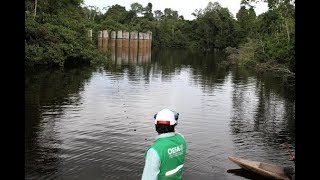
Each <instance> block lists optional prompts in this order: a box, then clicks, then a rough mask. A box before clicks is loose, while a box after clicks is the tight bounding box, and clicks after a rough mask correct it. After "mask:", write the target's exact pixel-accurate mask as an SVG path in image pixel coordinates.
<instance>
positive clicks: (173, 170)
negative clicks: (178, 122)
mask: <svg viewBox="0 0 320 180" xmlns="http://www.w3.org/2000/svg"><path fill="white" fill-rule="evenodd" d="M149 148H153V149H154V150H155V151H156V152H157V153H158V155H159V157H160V161H161V162H160V172H159V174H158V179H159V180H160V179H170V180H171V179H172V180H174V179H179V180H180V179H181V178H182V167H183V163H184V158H185V155H186V150H187V146H186V141H185V139H184V137H183V136H182V135H181V134H180V133H177V132H176V133H175V135H174V136H170V137H163V138H158V139H156V140H155V141H154V142H153V144H152V145H151V146H150V147H149ZM149 148H148V150H149ZM148 150H147V151H148ZM147 151H146V152H147ZM145 157H146V153H145Z"/></svg>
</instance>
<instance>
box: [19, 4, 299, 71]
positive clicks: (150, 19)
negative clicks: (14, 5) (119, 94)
mask: <svg viewBox="0 0 320 180" xmlns="http://www.w3.org/2000/svg"><path fill="white" fill-rule="evenodd" d="M256 1H258V0H242V2H241V4H240V6H241V8H240V10H239V11H238V12H237V14H236V17H234V16H233V15H232V14H231V13H230V11H229V10H228V8H224V7H221V5H220V4H219V3H218V2H215V3H212V2H209V3H208V5H207V7H206V8H204V9H195V10H194V12H193V14H192V15H193V16H194V17H195V19H194V20H192V21H190V20H185V19H184V17H183V16H182V15H179V12H178V11H175V10H173V9H171V8H166V9H164V11H163V12H162V11H161V10H156V9H153V7H152V4H151V3H148V4H147V5H145V6H144V5H142V4H139V3H132V4H131V8H130V9H128V10H126V8H125V7H123V6H120V5H118V4H115V5H113V6H109V7H106V8H105V9H103V10H106V11H105V13H102V12H101V10H100V9H99V8H98V7H94V6H85V5H84V4H83V0H59V1H55V0H42V1H37V0H26V1H25V64H26V66H34V65H58V66H64V65H65V64H66V63H68V62H80V61H82V62H83V61H85V62H89V63H95V62H99V61H101V60H104V59H106V57H107V56H106V54H104V53H103V52H100V51H99V50H98V49H97V43H96V42H97V31H100V30H104V29H108V30H123V31H134V30H136V31H140V32H147V31H149V30H150V31H152V33H153V35H152V37H153V41H152V45H153V48H157V47H172V48H176V47H177V48H193V49H198V50H200V51H211V50H213V49H222V50H225V51H226V52H227V53H228V54H229V56H228V57H229V58H228V59H229V60H230V62H231V63H235V64H237V65H239V66H250V67H262V68H263V67H264V68H267V69H275V70H282V71H286V72H288V73H290V74H294V72H295V5H294V2H293V1H292V0H264V1H265V2H267V3H268V7H269V10H268V11H267V12H265V13H263V14H260V15H258V16H257V15H256V13H255V10H254V6H253V5H254V3H255V2H256ZM89 29H92V30H93V40H92V41H90V40H89V39H88V38H87V37H86V35H87V31H88V30H89Z"/></svg>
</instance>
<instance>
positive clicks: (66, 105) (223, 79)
mask: <svg viewBox="0 0 320 180" xmlns="http://www.w3.org/2000/svg"><path fill="white" fill-rule="evenodd" d="M123 57H125V58H124V59H123V58H122V61H121V60H119V59H121V58H117V59H116V58H113V64H112V65H110V66H106V67H99V68H89V67H78V68H72V69H60V70H50V71H49V70H46V71H38V72H36V73H28V74H27V75H26V80H25V82H26V83H25V84H26V85H25V96H26V100H25V108H26V118H25V124H26V129H25V177H26V179H140V178H141V175H142V171H143V166H144V159H143V155H144V151H145V150H146V148H147V147H148V146H149V145H150V144H151V143H152V141H153V140H154V138H155V136H156V135H157V134H156V132H155V129H154V125H153V115H154V114H155V113H156V112H157V111H159V110H161V109H163V108H171V109H174V110H176V111H178V112H179V113H180V117H179V124H178V126H177V131H179V132H181V133H182V134H184V135H185V138H186V141H187V146H188V149H187V155H186V160H185V166H184V172H183V177H184V179H236V180H237V179H259V178H260V177H257V176H254V175H252V174H249V173H243V172H241V173H240V174H235V173H228V172H227V170H230V169H239V167H238V166H237V165H235V164H233V163H232V162H231V161H229V160H228V158H227V157H228V156H232V155H233V156H239V157H243V158H248V159H251V160H256V161H263V162H269V163H275V164H280V165H283V166H294V164H293V162H291V161H289V154H288V151H287V148H286V146H285V143H287V142H288V143H289V144H294V143H295V95H294V94H295V93H294V90H292V89H294V88H293V87H289V86H286V85H285V84H284V83H283V82H282V81H281V80H280V79H276V78H272V77H271V76H270V75H267V74H264V75H262V74H256V73H253V72H250V71H247V70H244V69H240V68H226V67H224V66H221V65H219V62H220V61H221V60H222V59H223V58H224V56H223V54H221V53H219V52H216V53H210V54H203V53H196V52H191V51H186V50H157V51H155V50H153V52H152V55H151V53H150V54H147V55H146V56H138V58H132V56H131V55H130V56H123Z"/></svg>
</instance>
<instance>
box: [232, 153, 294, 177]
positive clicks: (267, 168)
mask: <svg viewBox="0 0 320 180" xmlns="http://www.w3.org/2000/svg"><path fill="white" fill-rule="evenodd" d="M228 159H229V160H231V161H232V162H234V163H236V164H237V165H239V166H240V167H242V168H243V169H246V170H248V171H252V172H255V173H257V174H260V175H263V176H265V177H268V178H274V179H283V180H290V178H289V177H288V176H287V175H286V174H285V173H284V171H283V167H281V166H278V165H274V164H268V163H263V162H258V161H251V160H247V159H242V158H237V157H233V156H229V157H228Z"/></svg>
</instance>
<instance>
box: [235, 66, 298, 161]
mask: <svg viewBox="0 0 320 180" xmlns="http://www.w3.org/2000/svg"><path fill="white" fill-rule="evenodd" d="M250 73H252V72H249V71H247V70H244V69H234V70H233V74H234V75H233V93H232V102H233V104H232V107H233V115H232V118H231V122H230V127H231V132H232V134H233V140H234V142H235V146H236V149H237V151H236V153H237V154H238V155H239V156H242V157H248V158H251V159H252V157H250V156H252V154H250V153H249V152H251V151H254V152H255V153H256V154H258V156H257V157H256V159H257V160H261V161H266V160H269V161H270V162H275V161H277V162H278V163H281V164H283V165H293V164H292V162H291V161H289V158H288V152H287V147H286V146H285V144H286V143H289V144H294V142H295V133H294V132H295V129H294V128H295V125H294V121H295V118H294V114H295V110H294V98H293V97H292V96H290V94H291V92H290V91H284V89H282V88H284V86H281V85H279V83H281V82H280V81H277V80H275V79H273V80H272V83H271V82H270V79H269V78H270V76H269V77H268V76H261V75H258V76H254V75H252V74H250ZM277 84H278V85H277ZM281 87H282V88H281ZM248 149H251V150H250V151H248ZM275 154H277V155H278V156H279V157H275V156H274V155H275ZM279 159H280V161H279Z"/></svg>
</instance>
